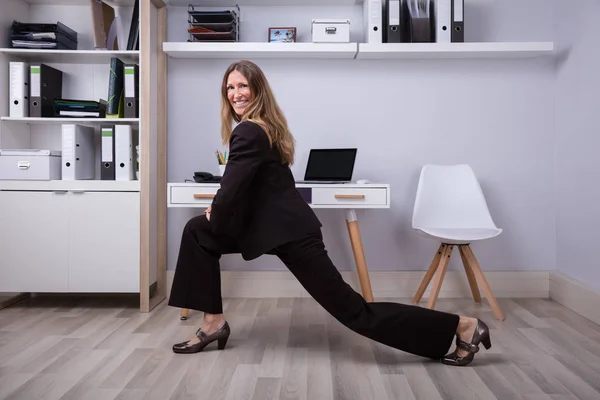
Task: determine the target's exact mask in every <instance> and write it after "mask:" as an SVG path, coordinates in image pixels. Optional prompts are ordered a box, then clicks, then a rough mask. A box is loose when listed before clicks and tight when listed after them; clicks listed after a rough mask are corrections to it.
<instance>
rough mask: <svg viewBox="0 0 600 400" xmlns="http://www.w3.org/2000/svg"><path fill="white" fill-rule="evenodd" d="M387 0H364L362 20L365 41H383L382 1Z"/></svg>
mask: <svg viewBox="0 0 600 400" xmlns="http://www.w3.org/2000/svg"><path fill="white" fill-rule="evenodd" d="M382 1H387V0H364V1H363V22H364V24H363V25H364V29H365V41H366V42H367V43H382V42H383V31H384V29H383V25H384V24H383V3H382Z"/></svg>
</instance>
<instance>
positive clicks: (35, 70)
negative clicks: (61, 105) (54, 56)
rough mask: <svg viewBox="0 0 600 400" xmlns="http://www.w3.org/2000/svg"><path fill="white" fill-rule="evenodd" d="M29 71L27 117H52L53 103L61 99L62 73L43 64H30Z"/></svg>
mask: <svg viewBox="0 0 600 400" xmlns="http://www.w3.org/2000/svg"><path fill="white" fill-rule="evenodd" d="M29 70H30V76H29V82H30V85H31V89H30V90H31V92H30V102H29V116H30V117H44V118H46V117H48V118H50V117H54V102H55V100H57V99H60V98H61V97H62V83H63V73H62V71H59V70H57V69H55V68H52V67H50V66H49V65H46V64H43V63H40V64H31V65H30V68H29Z"/></svg>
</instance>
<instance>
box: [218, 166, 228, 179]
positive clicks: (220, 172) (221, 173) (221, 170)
mask: <svg viewBox="0 0 600 400" xmlns="http://www.w3.org/2000/svg"><path fill="white" fill-rule="evenodd" d="M226 166H227V164H219V175H220V176H223V174H224V173H225V167H226Z"/></svg>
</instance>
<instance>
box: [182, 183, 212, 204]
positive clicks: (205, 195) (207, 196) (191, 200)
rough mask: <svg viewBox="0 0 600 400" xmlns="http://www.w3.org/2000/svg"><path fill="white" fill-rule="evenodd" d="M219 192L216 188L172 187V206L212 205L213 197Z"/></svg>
mask: <svg viewBox="0 0 600 400" xmlns="http://www.w3.org/2000/svg"><path fill="white" fill-rule="evenodd" d="M217 190H219V187H218V186H214V187H191V186H180V187H178V186H172V187H171V204H206V205H207V206H208V205H210V204H211V203H212V200H213V197H214V196H215V194H216V193H217Z"/></svg>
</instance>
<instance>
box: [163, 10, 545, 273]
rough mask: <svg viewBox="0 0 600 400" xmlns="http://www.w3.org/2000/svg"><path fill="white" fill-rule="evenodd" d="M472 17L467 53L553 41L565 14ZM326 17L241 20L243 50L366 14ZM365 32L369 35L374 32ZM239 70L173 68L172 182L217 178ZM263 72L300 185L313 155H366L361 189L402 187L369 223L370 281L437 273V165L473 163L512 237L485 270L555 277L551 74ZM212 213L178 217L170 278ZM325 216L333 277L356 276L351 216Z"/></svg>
mask: <svg viewBox="0 0 600 400" xmlns="http://www.w3.org/2000/svg"><path fill="white" fill-rule="evenodd" d="M466 3H467V6H466V18H467V21H470V22H468V25H467V28H466V35H467V38H468V40H469V41H478V40H482V41H487V40H496V41H511V40H522V41H529V40H552V39H553V20H554V19H553V12H552V8H551V7H546V4H547V3H546V1H544V0H530V1H525V2H524V1H516V0H511V1H499V0H498V1H478V2H476V3H470V2H468V1H467V2H466ZM524 3H525V4H524ZM323 10H325V9H323ZM327 10H329V11H327V13H326V12H325V11H322V12H315V11H314V9H310V8H299V7H294V8H286V9H285V10H284V9H283V8H282V9H281V10H280V12H281V13H280V14H279V15H280V16H279V17H278V18H270V19H267V18H268V17H267V14H266V12H265V9H261V8H243V9H242V15H243V18H244V21H245V24H243V25H242V27H243V28H242V33H243V40H244V41H252V40H260V41H266V32H267V27H268V26H273V25H284V26H286V25H291V26H298V27H301V26H306V21H307V19H308V20H310V18H313V17H317V18H319V17H322V16H325V17H345V16H355V17H356V18H362V14H361V12H362V11H361V10H360V8H357V7H350V8H339V9H338V11H340V12H339V13H335V12H332V9H327ZM515 10H518V12H517V11H515ZM324 14H327V15H324ZM168 18H169V30H168V36H169V37H168V40H170V41H179V40H186V33H185V29H186V8H179V9H173V8H170V9H169V16H168ZM353 27H356V28H357V29H359V30H360V29H362V21H358V22H356V23H353ZM305 29H306V28H305ZM353 35H355V36H354V37H360V36H361V32H360V31H358V32H354V33H353ZM230 61H231V60H179V59H178V60H174V59H170V60H169V65H168V68H169V75H168V76H169V78H168V87H169V95H168V96H169V102H168V115H169V122H168V124H169V125H168V129H169V131H168V138H169V139H168V180H169V182H182V181H184V180H185V179H190V178H191V177H192V175H193V172H194V171H202V170H207V171H213V172H216V170H217V166H216V162H215V158H214V156H213V153H214V150H215V148H217V147H220V141H219V85H220V82H221V79H222V74H223V71H224V70H225V69H226V67H227V66H228V65H229V63H230ZM255 61H256V62H257V63H258V64H259V65H260V66H261V68H263V70H264V71H265V73H266V75H267V77H268V79H269V81H270V83H271V85H272V86H273V89H274V91H275V95H276V97H277V100H278V101H279V103H280V105H281V107H282V108H283V110H284V112H285V113H286V116H287V117H288V120H289V123H290V126H291V129H292V131H293V133H294V135H295V137H296V140H297V163H296V165H295V166H294V167H293V172H294V174H295V176H296V177H297V178H301V177H302V174H303V170H304V166H305V163H306V157H307V154H308V150H309V149H310V148H311V147H328V146H332V147H334V146H335V147H338V146H356V147H358V148H359V155H358V159H357V163H356V168H355V175H354V179H360V178H368V179H370V180H372V181H381V182H387V183H390V184H391V188H392V189H391V194H392V195H391V196H392V198H391V201H392V208H391V209H389V210H362V211H358V218H359V222H360V226H361V232H362V237H363V243H364V246H365V252H366V256H367V262H368V264H369V268H370V269H371V270H415V269H424V268H426V267H427V266H428V265H429V263H430V261H431V258H432V256H433V254H434V251H435V249H436V248H437V244H436V243H434V242H432V241H429V240H426V239H421V238H417V237H416V235H415V234H414V233H413V231H412V229H411V216H412V207H413V204H414V195H415V189H416V185H417V179H418V175H419V171H420V168H421V166H422V165H423V164H425V163H439V164H453V163H469V164H471V165H472V166H473V168H474V170H475V172H476V173H477V175H478V177H479V179H480V181H481V184H482V187H483V190H484V192H485V195H486V196H487V200H488V204H489V206H490V209H491V213H492V215H493V217H494V219H495V222H496V223H497V225H498V226H500V227H502V228H503V229H504V232H503V234H502V235H501V236H500V237H498V238H496V239H493V240H490V241H487V242H482V243H477V244H475V245H474V250H475V252H476V254H477V256H478V258H479V260H480V262H481V264H482V266H483V267H484V268H485V269H487V270H548V269H554V268H555V253H554V252H553V251H551V250H550V249H552V248H553V245H554V240H555V233H554V206H555V205H554V201H553V190H554V182H553V167H554V165H553V160H554V144H553V141H552V136H553V126H554V125H553V124H554V120H553V112H554V100H553V99H554V65H553V62H552V61H549V60H500V59H497V60H430V61H402V62H399V61H374V60H361V61H358V60H300V61H297V60H294V61H292V60H255ZM201 212H202V210H200V209H169V211H168V266H169V269H173V268H174V267H175V263H176V260H177V253H178V250H179V241H180V238H181V231H182V228H183V226H184V225H185V223H186V221H187V220H188V219H189V218H190V217H192V216H193V215H196V214H198V213H201ZM316 213H317V215H318V217H319V218H320V219H321V220H322V222H323V224H324V230H323V232H324V238H325V244H326V246H327V248H328V250H329V254H330V256H331V257H332V259H333V261H334V263H335V264H336V265H337V267H338V268H339V269H340V270H349V269H353V268H354V264H353V261H352V256H351V249H350V245H349V243H348V238H347V229H346V226H345V222H344V214H343V211H337V210H316ZM222 261H223V262H222V268H223V269H251V270H257V269H284V268H285V267H284V266H283V265H282V264H281V263H280V262H279V261H278V260H277V259H275V258H273V257H270V256H263V257H261V258H259V259H258V260H254V261H252V262H244V261H243V260H242V259H241V257H239V256H238V255H231V256H224V257H223V259H222ZM459 266H460V258H459V257H458V256H456V257H453V260H452V262H451V268H452V269H454V268H458V267H459Z"/></svg>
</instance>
